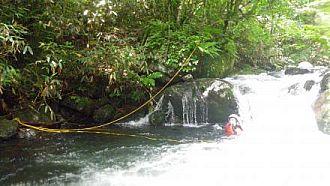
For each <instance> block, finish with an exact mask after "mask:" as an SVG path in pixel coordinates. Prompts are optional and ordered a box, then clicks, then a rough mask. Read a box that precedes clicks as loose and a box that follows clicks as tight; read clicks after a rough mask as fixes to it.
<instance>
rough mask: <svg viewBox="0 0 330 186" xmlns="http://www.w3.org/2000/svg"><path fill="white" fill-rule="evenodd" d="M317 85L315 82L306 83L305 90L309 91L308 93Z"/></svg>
mask: <svg viewBox="0 0 330 186" xmlns="http://www.w3.org/2000/svg"><path fill="white" fill-rule="evenodd" d="M315 83H316V82H315V81H314V80H308V81H306V82H305V84H304V89H305V90H307V91H310V90H311V89H312V88H313V86H314V85H315Z"/></svg>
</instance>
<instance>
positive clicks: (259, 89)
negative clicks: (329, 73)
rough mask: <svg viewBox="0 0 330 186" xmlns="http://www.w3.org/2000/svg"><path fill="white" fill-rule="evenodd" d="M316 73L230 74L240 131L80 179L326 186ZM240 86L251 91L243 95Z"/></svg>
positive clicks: (326, 143) (327, 151) (130, 184)
mask: <svg viewBox="0 0 330 186" xmlns="http://www.w3.org/2000/svg"><path fill="white" fill-rule="evenodd" d="M319 75H320V74H319V73H313V74H306V75H295V76H284V75H281V77H279V78H276V77H273V76H269V75H250V76H238V77H236V78H230V79H227V80H228V81H230V82H232V83H233V84H234V85H235V86H236V88H237V96H238V99H239V101H240V114H241V115H242V118H243V122H244V123H243V128H244V132H243V134H242V135H240V136H237V137H236V138H234V139H225V140H223V141H219V142H204V143H200V142H199V143H191V144H184V145H176V146H174V147H169V148H166V150H164V152H163V153H161V154H160V155H158V156H157V157H146V158H145V160H142V161H139V162H137V163H135V164H134V165H133V166H130V167H129V168H118V169H114V168H111V169H110V168H109V169H104V170H97V171H91V172H92V173H90V172H89V173H86V174H85V178H82V180H81V181H80V183H79V184H78V185H115V186H118V185H123V186H124V185H125V186H135V185H137V186H149V185H150V186H161V185H164V186H170V185H172V186H173V185H175V186H176V185H177V186H183V185H189V186H194V185H196V186H197V185H198V186H201V185H205V186H222V185H226V186H227V185H228V186H236V185H239V186H240V185H253V186H259V185H260V186H265V185H267V186H270V185H271V186H284V185H293V186H296V185H297V186H302V185H306V186H310V185H315V186H323V185H324V186H325V185H327V186H328V185H329V184H330V176H329V173H330V148H329V147H330V137H329V136H327V135H324V134H323V133H321V132H320V131H319V130H318V127H317V124H316V121H315V116H314V113H313V110H312V104H313V102H314V101H315V99H316V97H317V94H318V91H319V82H320V76H319ZM307 80H314V81H315V82H316V84H315V85H314V86H313V88H312V89H311V90H310V91H306V90H305V89H304V88H303V86H304V83H305V82H306V81H307ZM296 83H299V84H297V86H296V89H291V91H289V87H290V86H291V85H294V84H296ZM244 87H245V88H246V87H248V89H247V90H248V91H249V92H247V93H246V94H243V95H242V94H240V93H239V91H238V90H239V88H241V89H242V88H244ZM215 130H219V129H217V128H216V127H215ZM160 148H161V147H160Z"/></svg>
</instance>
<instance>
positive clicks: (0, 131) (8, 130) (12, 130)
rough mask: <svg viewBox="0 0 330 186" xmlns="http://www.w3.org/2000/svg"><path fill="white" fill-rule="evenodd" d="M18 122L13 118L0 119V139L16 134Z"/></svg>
mask: <svg viewBox="0 0 330 186" xmlns="http://www.w3.org/2000/svg"><path fill="white" fill-rule="evenodd" d="M17 130H18V123H17V122H16V121H13V120H7V119H1V120H0V140H7V139H10V138H12V137H13V136H15V135H16V134H17Z"/></svg>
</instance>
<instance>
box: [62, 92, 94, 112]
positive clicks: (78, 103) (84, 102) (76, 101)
mask: <svg viewBox="0 0 330 186" xmlns="http://www.w3.org/2000/svg"><path fill="white" fill-rule="evenodd" d="M62 105H63V106H65V107H68V108H70V109H72V110H75V111H78V112H81V113H83V114H86V115H88V116H90V115H92V113H93V111H94V109H95V103H94V101H93V100H92V99H90V98H88V97H83V96H69V97H67V98H65V99H64V100H63V102H62Z"/></svg>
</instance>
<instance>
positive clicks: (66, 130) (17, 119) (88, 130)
mask: <svg viewBox="0 0 330 186" xmlns="http://www.w3.org/2000/svg"><path fill="white" fill-rule="evenodd" d="M195 51H196V48H195V49H194V50H193V51H192V52H191V53H190V55H189V56H188V58H186V59H185V60H184V62H183V63H182V65H181V67H180V68H179V69H178V70H177V72H176V73H175V74H174V75H173V76H172V78H171V79H170V80H169V81H168V82H167V83H166V84H165V85H164V86H163V87H162V88H161V89H160V90H159V91H158V92H157V93H156V94H155V95H153V96H151V97H150V99H149V100H148V101H146V102H145V103H143V104H142V105H141V106H139V107H138V108H136V109H134V110H133V111H131V112H130V113H128V114H126V115H124V116H122V117H120V118H117V119H115V120H113V121H111V122H108V123H104V124H100V125H96V126H93V127H86V128H80V129H50V128H45V127H37V126H33V125H29V124H27V123H25V122H23V121H22V120H20V119H19V118H14V119H13V120H15V121H17V122H18V123H19V124H20V125H23V126H25V127H28V128H32V129H35V130H39V131H43V132H50V133H95V134H107V135H116V136H129V137H140V138H145V139H149V140H158V141H159V140H161V141H169V142H176V143H180V141H178V140H173V139H168V138H152V137H148V136H142V135H133V134H120V133H113V132H108V131H93V130H94V129H98V128H102V127H105V126H109V125H112V124H114V123H116V122H118V121H121V120H123V119H125V118H127V117H129V116H131V115H132V114H134V113H136V112H137V111H139V110H140V109H141V108H143V107H144V106H146V105H147V104H149V103H150V102H152V101H153V100H154V99H155V98H156V97H157V96H158V95H159V94H160V93H161V92H163V91H164V90H165V88H166V87H168V86H169V85H170V83H172V81H173V80H174V78H175V77H176V76H178V75H179V73H180V72H181V71H182V69H183V67H184V66H185V65H186V63H188V61H189V60H190V58H191V57H192V55H193V54H194V52H195Z"/></svg>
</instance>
